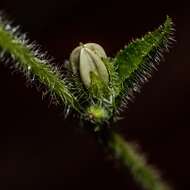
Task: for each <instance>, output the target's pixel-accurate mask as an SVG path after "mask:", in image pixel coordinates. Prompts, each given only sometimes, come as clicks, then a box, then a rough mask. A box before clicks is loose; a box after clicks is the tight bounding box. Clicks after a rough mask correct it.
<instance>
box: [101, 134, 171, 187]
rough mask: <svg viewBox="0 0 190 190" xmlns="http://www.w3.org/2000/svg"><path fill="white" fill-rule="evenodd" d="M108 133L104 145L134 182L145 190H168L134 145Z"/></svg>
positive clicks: (117, 135)
mask: <svg viewBox="0 0 190 190" xmlns="http://www.w3.org/2000/svg"><path fill="white" fill-rule="evenodd" d="M107 132H108V135H106V138H105V139H104V143H105V144H106V147H107V149H108V150H109V151H110V152H111V154H112V156H113V157H114V159H116V160H118V161H119V162H120V163H121V165H122V166H123V167H124V168H127V169H129V170H130V172H131V174H132V176H133V177H134V179H135V181H136V182H137V183H138V184H139V185H141V186H142V187H143V188H144V189H145V190H170V188H169V186H168V185H167V184H166V183H165V182H163V181H162V179H161V177H160V176H159V174H158V173H157V171H156V170H155V169H154V168H153V167H152V166H150V165H148V164H147V163H146V161H145V158H144V157H142V154H141V153H139V152H138V151H137V150H136V148H135V147H134V145H132V144H130V143H129V142H127V141H126V140H125V139H123V137H121V136H120V135H119V134H117V133H115V132H113V131H112V132H109V131H107Z"/></svg>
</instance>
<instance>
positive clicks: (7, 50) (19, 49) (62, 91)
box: [0, 21, 80, 112]
mask: <svg viewBox="0 0 190 190" xmlns="http://www.w3.org/2000/svg"><path fill="white" fill-rule="evenodd" d="M7 28H8V29H7ZM0 49H1V50H3V51H2V52H4V53H2V55H1V56H5V54H8V55H10V56H11V57H12V58H13V60H14V61H15V62H16V64H15V66H16V67H17V68H18V69H19V70H21V71H24V73H25V74H26V76H27V77H29V78H30V77H32V78H34V77H35V78H36V79H37V80H38V81H39V82H40V83H42V84H43V85H45V86H46V87H47V89H48V91H50V92H51V94H52V95H53V96H55V97H56V98H57V99H58V102H59V103H60V104H61V105H62V106H63V105H67V106H69V107H72V108H74V109H75V110H76V111H78V112H80V106H79V105H78V102H77V100H76V98H75V97H74V96H73V95H72V93H71V92H70V91H69V89H68V85H66V82H65V80H64V79H63V78H62V76H61V74H60V73H59V72H58V70H56V69H55V68H54V67H53V66H52V65H50V64H49V63H48V60H46V59H42V58H39V56H35V55H34V54H35V52H34V51H33V50H32V48H31V47H30V45H28V44H26V43H24V42H23V40H22V39H21V38H19V37H16V35H15V34H14V33H13V31H12V30H11V29H10V26H9V25H8V24H4V23H2V22H1V21H0Z"/></svg>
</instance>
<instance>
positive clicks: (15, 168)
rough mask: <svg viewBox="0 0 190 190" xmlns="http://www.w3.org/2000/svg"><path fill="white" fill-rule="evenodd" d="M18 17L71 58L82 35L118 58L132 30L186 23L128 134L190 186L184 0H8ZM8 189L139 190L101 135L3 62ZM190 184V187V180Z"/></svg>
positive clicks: (176, 183) (2, 5)
mask: <svg viewBox="0 0 190 190" xmlns="http://www.w3.org/2000/svg"><path fill="white" fill-rule="evenodd" d="M0 9H1V10H4V11H5V12H6V13H7V15H9V16H10V18H11V19H13V20H14V23H15V24H19V25H21V28H22V31H23V32H27V33H28V36H29V38H30V39H31V40H36V41H37V42H39V43H40V44H42V46H43V47H44V49H47V50H48V51H49V53H50V54H51V55H53V56H54V57H55V60H56V62H58V63H59V64H63V62H64V59H66V58H68V57H69V53H70V52H71V50H72V49H73V48H75V47H76V46H77V45H78V44H79V42H84V43H85V42H89V41H90V42H97V43H99V44H101V45H102V46H103V47H104V48H105V49H106V51H107V54H108V55H110V56H114V55H115V53H116V52H117V51H118V50H119V49H121V48H122V47H123V46H124V45H125V44H127V43H128V42H129V41H130V40H131V39H132V37H133V38H136V37H139V36H141V35H143V34H145V33H146V32H147V31H149V30H152V29H154V28H155V27H157V26H158V25H160V24H161V23H162V22H163V21H164V19H165V17H166V15H167V14H168V15H169V16H171V17H172V18H173V20H174V23H175V25H176V30H177V32H176V39H177V43H176V45H175V48H174V49H172V51H171V52H170V54H168V55H166V60H165V62H162V63H161V65H160V67H159V72H156V73H154V75H153V78H152V80H151V81H150V82H149V83H148V84H146V85H145V86H144V88H143V90H142V92H141V94H140V95H137V96H136V101H135V103H130V104H129V108H128V110H127V111H126V112H125V113H123V114H122V115H123V116H125V119H124V120H121V121H120V122H119V123H118V131H119V132H120V133H121V134H123V136H124V137H125V138H126V139H128V140H130V141H135V142H138V144H139V145H140V146H141V147H142V150H143V151H144V152H146V154H147V155H148V160H149V162H150V163H152V164H153V165H155V166H157V167H158V168H159V169H160V170H161V171H162V174H163V178H164V179H165V180H167V181H169V182H170V184H171V185H172V186H173V187H174V189H176V190H183V189H188V187H189V185H190V184H189V177H190V175H189V170H190V162H189V161H190V151H189V145H190V140H189V132H190V129H189V118H188V116H189V106H190V103H189V96H190V88H189V87H190V64H189V56H190V53H189V44H190V37H189V34H190V8H189V6H188V4H185V2H183V1H177V2H174V1H153V0H152V1H140V2H138V1H128V0H126V1H121V0H117V1H103V0H101V1H100V0H96V1H79V0H76V1H74V0H69V1H61V0H60V1H58V0H54V1H50V0H38V1H35V0H31V1H30V0H26V1H21V0H13V1H11V0H0ZM0 87H1V89H0V189H2V190H4V189H9V190H10V189H11V190H12V189H15V188H20V189H27V190H28V189H48V190H49V189H66V190H67V189H76V188H77V189H130V190H138V189H141V188H140V187H138V186H136V185H135V183H134V181H133V179H132V178H131V177H130V175H129V174H128V173H125V174H124V173H123V172H121V171H120V170H119V169H118V168H117V166H116V165H115V164H114V163H113V162H112V161H110V160H109V159H108V157H107V156H106V155H105V154H104V153H103V152H102V150H101V149H100V147H99V146H98V145H97V143H96V140H95V138H94V136H93V135H92V134H89V133H88V132H85V131H83V130H81V129H80V128H79V127H78V123H77V121H75V120H73V119H72V118H68V119H67V120H64V118H63V114H62V113H61V111H60V110H59V109H57V108H56V107H55V106H52V105H49V103H48V100H47V99H45V100H44V101H42V100H41V94H40V93H39V92H37V91H36V89H35V88H27V86H26V82H25V78H24V77H23V75H22V74H20V73H19V72H18V73H14V74H13V72H10V70H9V69H8V68H6V66H4V65H2V64H1V65H0ZM188 184H189V185H188Z"/></svg>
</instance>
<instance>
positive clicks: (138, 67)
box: [114, 16, 173, 90]
mask: <svg viewBox="0 0 190 190" xmlns="http://www.w3.org/2000/svg"><path fill="white" fill-rule="evenodd" d="M172 32H173V23H172V20H171V18H170V17H168V16H167V18H166V21H165V22H164V24H163V25H161V26H160V27H159V28H158V29H156V30H154V31H153V32H149V33H148V34H146V35H145V36H144V37H142V38H140V39H136V40H135V41H133V42H131V43H129V44H128V46H127V47H126V48H125V49H124V50H121V51H120V52H119V53H118V54H117V55H116V57H115V63H114V64H115V66H116V67H117V71H118V74H119V77H120V81H121V85H124V87H125V88H126V89H127V90H128V89H129V88H132V89H133V90H138V88H139V87H140V86H141V84H143V83H144V82H146V81H147V78H149V77H150V76H151V73H152V70H153V69H155V68H156V65H157V64H158V63H159V62H160V58H162V53H163V52H164V51H168V48H169V46H170V44H171V42H172V41H173V38H172Z"/></svg>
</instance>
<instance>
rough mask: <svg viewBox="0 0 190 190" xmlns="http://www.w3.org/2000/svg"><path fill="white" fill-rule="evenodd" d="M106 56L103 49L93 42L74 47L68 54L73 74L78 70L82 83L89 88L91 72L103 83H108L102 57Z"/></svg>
mask: <svg viewBox="0 0 190 190" xmlns="http://www.w3.org/2000/svg"><path fill="white" fill-rule="evenodd" d="M104 58H107V56H106V53H105V51H104V49H103V48H102V47H101V46H100V45H98V44H95V43H87V44H84V45H81V46H79V47H77V48H75V49H74V50H73V51H72V53H71V56H70V63H71V68H72V71H73V73H74V74H76V73H77V72H79V74H80V77H81V80H82V82H83V83H84V85H85V86H86V87H87V88H89V87H90V84H91V73H93V74H95V75H96V76H97V77H98V78H99V79H100V80H102V81H103V82H104V83H108V81H109V76H108V71H107V68H106V66H105V64H104V62H103V60H102V59H104Z"/></svg>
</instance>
